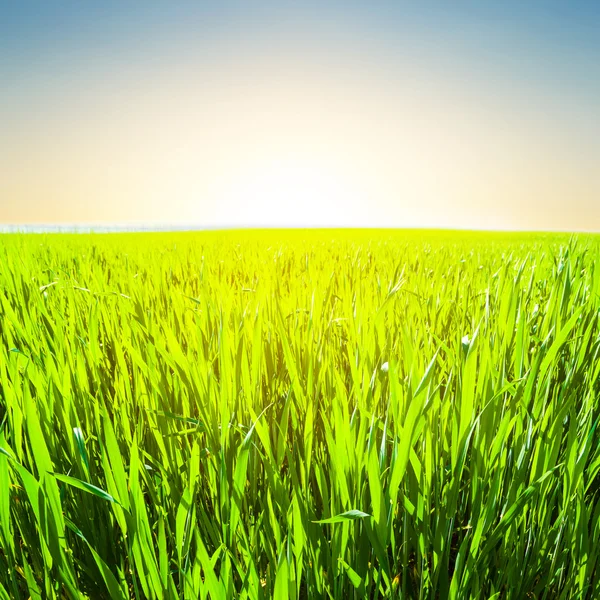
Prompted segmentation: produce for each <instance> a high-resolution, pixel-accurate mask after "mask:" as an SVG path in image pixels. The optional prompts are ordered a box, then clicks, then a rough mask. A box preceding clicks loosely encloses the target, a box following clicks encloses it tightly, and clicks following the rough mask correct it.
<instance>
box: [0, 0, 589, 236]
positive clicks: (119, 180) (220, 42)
mask: <svg viewBox="0 0 600 600" xmlns="http://www.w3.org/2000/svg"><path fill="white" fill-rule="evenodd" d="M0 223H57V224H73V223H86V224H89V223H92V224H93V223H97V224H102V223H112V224H116V223H119V224H132V223H144V224H172V225H185V224H190V225H195V226H211V227H214V226H260V225H267V226H273V225H281V226H305V225H309V226H310V225H314V226H346V225H350V226H388V227H414V226H429V227H459V228H493V229H498V228H499V229H563V230H564V229H568V230H600V2H599V1H598V0H590V1H587V2H585V1H578V0H565V1H560V2H557V1H553V0H543V1H542V0H528V1H527V2H521V1H514V0H503V1H502V2H500V1H498V2H492V1H491V0H490V1H486V0H478V1H475V0H473V1H470V2H467V1H463V0H457V1H455V2H448V1H446V0H444V1H439V2H427V1H425V2H401V1H398V0H397V1H394V2H384V1H379V2H378V1H376V0H372V1H364V2H355V1H352V0H348V1H346V2H337V1H330V2H326V1H324V0H322V1H313V0H305V1H304V2H291V1H286V0H279V1H277V2H275V1H273V2H260V1H252V2H250V1H240V2H230V1H224V0H219V1H214V2H201V1H196V2H191V1H186V0H177V1H174V2H166V1H158V0H144V1H139V2H136V1H134V0H129V1H127V2H123V1H120V0H119V1H116V0H115V1H113V0H102V1H97V2H92V1H91V0H90V1H86V2H82V1H81V0H61V1H60V2H50V1H47V0H44V1H41V2H33V1H28V0H10V1H7V0H0Z"/></svg>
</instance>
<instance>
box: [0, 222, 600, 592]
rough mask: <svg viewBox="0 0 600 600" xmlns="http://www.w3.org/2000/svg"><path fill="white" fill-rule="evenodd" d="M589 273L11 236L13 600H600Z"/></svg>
mask: <svg viewBox="0 0 600 600" xmlns="http://www.w3.org/2000/svg"><path fill="white" fill-rule="evenodd" d="M599 253H600V238H597V237H593V236H578V237H573V238H570V237H569V236H565V235H550V234H544V235H543V234H483V233H450V232H446V233H441V232H438V233H436V232H427V231H413V232H394V231H379V232H376V231H317V232H303V231H270V232H257V231H254V232H235V231H232V232H208V233H194V234H187V233H177V234H126V235H121V234H118V235H71V236H69V235H64V236H63V235H8V236H2V237H0V339H1V343H0V598H1V599H4V598H15V599H16V598H23V599H25V598H30V597H31V598H32V599H36V598H88V597H89V598H94V599H95V598H137V599H142V598H156V599H161V598H211V599H215V600H216V599H225V598H240V599H244V598H251V599H260V598H265V599H266V598H276V599H278V600H280V599H284V598H315V599H316V598H326V599H331V598H333V599H336V600H337V599H346V598H356V599H359V598H407V599H408V598H423V599H424V598H439V599H445V598H456V599H469V598H473V599H479V598H481V599H492V598H498V599H500V598H502V599H515V600H516V599H523V598H541V599H549V600H550V599H556V598H559V599H561V598H562V599H565V600H566V599H571V598H578V599H583V598H587V599H594V598H598V597H600V568H599V552H600V547H599V545H598V541H599V540H600V475H599V471H600V436H599V433H598V428H597V425H598V419H599V417H600V404H599V402H598V398H599V394H600V381H599V375H600V321H599V315H600V313H599V310H600V262H598V256H599Z"/></svg>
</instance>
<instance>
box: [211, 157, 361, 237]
mask: <svg viewBox="0 0 600 600" xmlns="http://www.w3.org/2000/svg"><path fill="white" fill-rule="evenodd" d="M342 171H343V169H341V168H340V167H339V166H337V165H334V164H331V162H326V161H323V162H319V161H316V160H310V159H302V158H297V157H280V158H273V159H270V160H260V161H250V164H246V165H245V166H244V168H243V169H240V170H239V171H238V173H237V175H235V176H233V177H232V179H231V180H230V181H228V182H227V184H226V185H224V186H223V189H222V192H221V193H220V194H219V196H221V197H222V200H223V202H222V203H219V204H222V206H223V207H231V206H237V207H239V210H238V211H237V214H233V215H232V214H221V215H220V216H221V217H222V218H225V219H226V221H227V222H231V221H233V222H234V223H236V224H237V223H238V222H239V223H240V224H242V223H245V224H248V223H251V224H252V225H255V226H262V225H265V226H299V227H302V226H331V225H338V226H339V225H344V224H349V225H351V224H355V223H356V218H357V216H358V215H359V214H360V212H359V210H358V209H359V207H360V206H361V203H362V202H364V201H365V197H364V195H365V194H364V190H363V189H362V186H360V185H359V184H358V182H356V181H353V178H352V177H351V176H349V174H348V173H343V172H342ZM217 210H218V211H219V208H217Z"/></svg>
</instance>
